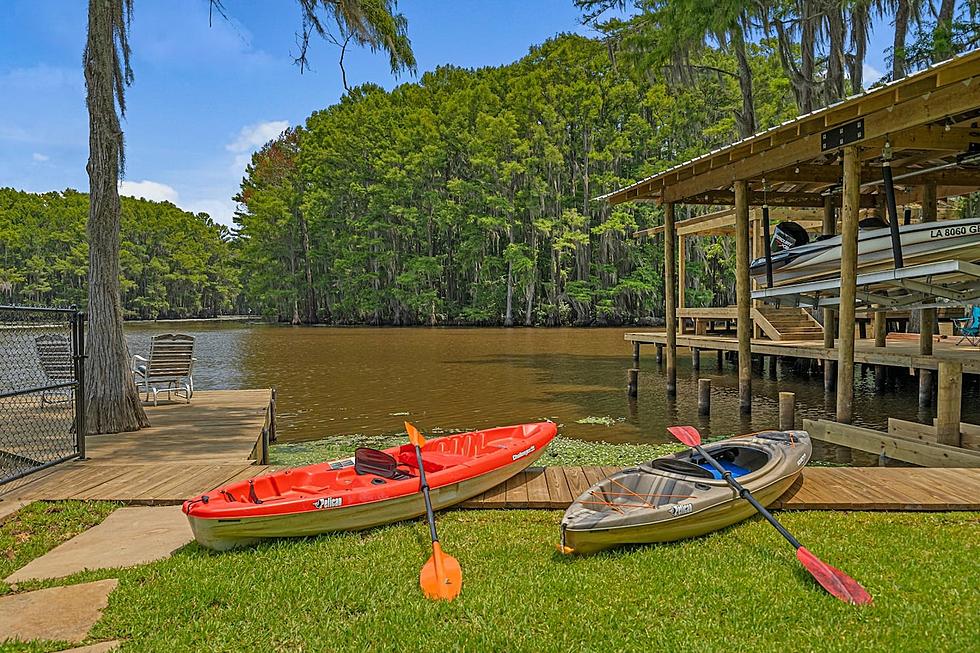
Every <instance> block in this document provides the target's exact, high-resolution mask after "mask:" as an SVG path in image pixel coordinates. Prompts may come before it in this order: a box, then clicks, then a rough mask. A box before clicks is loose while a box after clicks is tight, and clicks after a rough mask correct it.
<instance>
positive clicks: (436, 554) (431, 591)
mask: <svg viewBox="0 0 980 653" xmlns="http://www.w3.org/2000/svg"><path fill="white" fill-rule="evenodd" d="M405 429H406V430H407V431H408V440H409V441H410V442H411V443H412V444H414V445H415V457H416V459H417V460H418V463H419V483H420V486H421V489H422V496H424V497H425V516H426V517H428V518H429V535H430V536H431V537H432V556H431V557H430V558H429V560H428V561H427V562H426V563H425V565H424V566H423V567H422V573H421V574H420V575H419V585H420V586H421V587H422V592H423V593H424V594H425V595H426V596H427V597H428V598H430V599H445V600H446V601H452V600H453V599H454V598H456V597H457V596H459V592H460V590H461V589H462V587H463V570H462V569H461V568H460V566H459V561H458V560H456V558H454V557H452V556H451V555H447V554H445V553H443V552H442V547H441V546H440V545H439V536H438V535H436V517H435V515H434V514H433V512H432V500H431V499H430V498H429V484H428V483H427V482H426V480H425V468H424V467H423V465H422V445H424V444H425V438H424V437H422V434H421V433H419V430H418V429H417V428H415V426H414V425H412V424H410V423H409V422H405Z"/></svg>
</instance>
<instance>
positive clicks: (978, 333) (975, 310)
mask: <svg viewBox="0 0 980 653" xmlns="http://www.w3.org/2000/svg"><path fill="white" fill-rule="evenodd" d="M953 324H955V325H957V326H958V328H959V330H960V336H961V337H960V340H959V342H957V343H956V344H957V345H958V344H961V343H962V342H963V341H964V340H966V341H967V342H968V343H970V345H972V346H973V347H976V346H978V345H980V306H972V307H971V308H970V314H969V315H968V316H967V317H961V318H959V319H958V320H953Z"/></svg>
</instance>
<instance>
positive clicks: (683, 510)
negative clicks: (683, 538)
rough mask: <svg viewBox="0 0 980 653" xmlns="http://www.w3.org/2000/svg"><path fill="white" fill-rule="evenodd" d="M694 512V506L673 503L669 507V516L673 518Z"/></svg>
mask: <svg viewBox="0 0 980 653" xmlns="http://www.w3.org/2000/svg"><path fill="white" fill-rule="evenodd" d="M693 510H694V504H691V503H675V504H674V505H672V506H671V507H670V514H672V515H673V516H674V517H679V516H681V515H686V514H688V513H690V512H691V511H693Z"/></svg>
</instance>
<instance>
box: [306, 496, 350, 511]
mask: <svg viewBox="0 0 980 653" xmlns="http://www.w3.org/2000/svg"><path fill="white" fill-rule="evenodd" d="M343 503H344V499H343V498H342V497H324V498H322V499H317V500H316V501H314V502H313V507H314V508H316V509H317V510H323V509H324V508H339V507H340V506H342V505H343Z"/></svg>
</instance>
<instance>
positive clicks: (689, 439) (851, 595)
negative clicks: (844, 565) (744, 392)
mask: <svg viewBox="0 0 980 653" xmlns="http://www.w3.org/2000/svg"><path fill="white" fill-rule="evenodd" d="M667 431H669V432H670V434H671V435H673V436H674V437H675V438H677V439H678V440H680V441H681V442H683V443H684V444H686V445H687V446H689V447H691V448H693V449H694V450H695V451H697V452H698V453H699V454H701V456H702V457H704V459H705V460H706V461H708V464H709V465H711V466H712V467H714V468H715V470H717V471H718V473H719V474H721V477H722V478H723V479H725V481H727V482H728V484H729V485H731V486H732V489H734V490H735V491H736V492H738V496H740V497H741V498H743V499H745V500H746V501H748V502H749V503H750V504H752V507H753V508H755V509H756V510H758V511H759V514H760V515H762V516H763V517H765V518H766V521H768V522H769V523H770V524H772V525H773V526H774V527H775V529H776V530H777V531H779V534H780V535H782V536H783V537H785V538H786V541H788V542H789V543H790V544H792V545H793V548H794V549H796V558H797V560H799V561H800V563H802V565H803V566H804V567H805V568H806V570H807V571H809V572H810V575H811V576H813V578H814V579H816V581H817V582H818V583H820V586H821V587H823V588H824V589H825V590H827V591H828V592H830V593H831V594H832V595H834V596H836V597H837V598H838V599H840V600H841V601H844V602H845V603H853V604H855V605H863V604H867V603H871V601H872V599H871V595H870V594H868V591H867V590H866V589H864V588H863V587H861V584H860V583H858V582H857V581H856V580H854V579H853V578H851V577H850V576H848V575H847V574H845V573H844V572H843V571H841V570H840V569H837V568H836V567H831V566H830V565H828V564H827V563H825V562H824V561H822V560H821V559H820V558H818V557H817V556H815V555H813V554H812V553H810V551H808V550H807V549H806V547H804V546H803V545H802V544H800V542H799V540H797V539H796V538H795V537H793V536H792V535H791V534H790V532H789V531H788V530H786V528H785V527H784V526H783V525H782V524H780V523H779V522H778V521H776V518H775V517H773V516H772V514H771V513H770V512H769V511H768V510H766V509H765V507H763V505H762V504H761V503H759V502H758V501H757V500H756V498H755V497H754V496H752V493H751V492H749V491H748V490H746V489H745V488H744V487H742V485H741V484H740V483H739V482H738V481H736V480H735V479H734V478H733V477H732V473H731V472H730V471H728V470H727V469H725V468H724V467H722V466H721V465H720V464H718V461H717V460H715V459H714V458H712V457H711V455H710V454H708V452H707V451H705V450H704V448H703V447H701V434H700V433H699V432H698V430H697V429H696V428H694V427H693V426H671V427H668V429H667Z"/></svg>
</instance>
